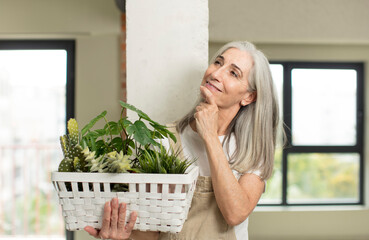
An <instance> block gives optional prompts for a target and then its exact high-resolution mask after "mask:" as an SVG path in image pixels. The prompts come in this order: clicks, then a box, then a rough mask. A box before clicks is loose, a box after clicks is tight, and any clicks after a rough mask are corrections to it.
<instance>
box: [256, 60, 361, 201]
mask: <svg viewBox="0 0 369 240" xmlns="http://www.w3.org/2000/svg"><path fill="white" fill-rule="evenodd" d="M270 63H271V64H280V65H282V66H283V72H284V75H283V121H284V123H285V132H286V136H287V141H288V146H287V147H286V148H285V149H284V150H283V155H282V199H281V203H280V204H260V206H324V205H363V204H364V195H365V194H364V183H365V181H364V180H365V179H364V81H365V79H364V64H363V63H362V62H298V61H297V62H296V61H271V62H270ZM293 68H310V69H313V68H314V69H354V70H356V71H357V99H356V101H357V105H356V106H357V136H356V145H354V146H301V145H299V146H293V145H292V141H291V129H292V127H293V126H292V89H291V70H292V69H293ZM315 152H318V153H345V152H350V153H358V154H359V155H360V163H359V164H360V166H359V168H360V169H359V174H360V176H359V181H360V182H359V184H360V185H359V199H358V200H359V201H358V202H352V203H334V202H332V203H318V202H316V203H308V204H302V203H288V202H287V186H288V183H287V181H288V179H287V173H288V161H287V156H288V154H290V153H315Z"/></svg>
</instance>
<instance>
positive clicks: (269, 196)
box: [259, 64, 283, 204]
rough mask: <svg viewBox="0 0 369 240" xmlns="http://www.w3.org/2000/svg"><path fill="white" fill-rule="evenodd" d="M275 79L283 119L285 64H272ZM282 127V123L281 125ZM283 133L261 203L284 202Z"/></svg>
mask: <svg viewBox="0 0 369 240" xmlns="http://www.w3.org/2000/svg"><path fill="white" fill-rule="evenodd" d="M270 70H271V72H272V76H273V81H274V84H275V87H276V89H277V94H278V100H279V113H280V119H282V113H283V109H282V106H283V104H282V99H283V66H282V65H281V64H270ZM280 127H282V123H281V126H280ZM282 145H283V139H282V133H281V132H279V134H278V137H277V149H276V152H275V159H274V170H273V176H272V177H271V178H270V179H269V180H268V181H267V185H266V190H265V193H264V194H263V195H262V196H261V199H260V201H259V203H260V204H281V203H282Z"/></svg>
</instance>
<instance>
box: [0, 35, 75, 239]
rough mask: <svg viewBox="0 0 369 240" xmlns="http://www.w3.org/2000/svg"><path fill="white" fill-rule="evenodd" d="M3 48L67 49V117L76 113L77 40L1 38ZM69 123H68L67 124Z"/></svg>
mask: <svg viewBox="0 0 369 240" xmlns="http://www.w3.org/2000/svg"><path fill="white" fill-rule="evenodd" d="M0 49H2V50H46V49H63V50H66V51H67V89H66V119H65V121H66V122H67V119H69V118H73V117H74V114H75V112H74V111H75V107H74V106H75V40H0ZM65 125H67V124H65ZM66 238H67V239H68V240H74V233H73V232H70V231H66Z"/></svg>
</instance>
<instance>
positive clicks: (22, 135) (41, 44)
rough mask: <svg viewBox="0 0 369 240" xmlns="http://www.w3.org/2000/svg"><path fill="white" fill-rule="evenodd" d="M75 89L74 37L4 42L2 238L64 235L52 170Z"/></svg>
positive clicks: (0, 79)
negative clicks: (53, 185) (60, 39)
mask: <svg viewBox="0 0 369 240" xmlns="http://www.w3.org/2000/svg"><path fill="white" fill-rule="evenodd" d="M73 89H74V41H38V40H37V41H35V40H32V41H0V115H1V118H0V132H1V134H0V222H1V224H0V238H12V239H24V238H26V237H27V238H28V237H33V238H45V239H46V238H47V239H65V235H66V233H65V230H64V229H65V228H64V222H63V219H62V216H61V210H60V207H59V205H58V198H57V196H56V194H55V191H54V189H53V188H52V184H51V182H50V172H51V171H53V170H55V169H57V165H58V163H59V162H60V160H61V158H62V154H61V151H60V147H59V136H60V135H62V134H64V133H65V131H66V119H67V118H70V117H73V114H74V107H73V106H74V90H73ZM67 235H68V236H71V234H70V233H68V234H67Z"/></svg>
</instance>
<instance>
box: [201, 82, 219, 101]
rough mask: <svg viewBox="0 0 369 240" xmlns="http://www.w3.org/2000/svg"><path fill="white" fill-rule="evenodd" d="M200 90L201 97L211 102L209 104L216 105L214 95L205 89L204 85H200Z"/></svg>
mask: <svg viewBox="0 0 369 240" xmlns="http://www.w3.org/2000/svg"><path fill="white" fill-rule="evenodd" d="M200 92H201V95H202V97H203V98H204V100H205V102H207V103H209V104H211V105H216V102H215V97H214V95H213V94H212V93H211V92H210V90H209V89H207V88H206V87H204V86H200Z"/></svg>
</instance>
